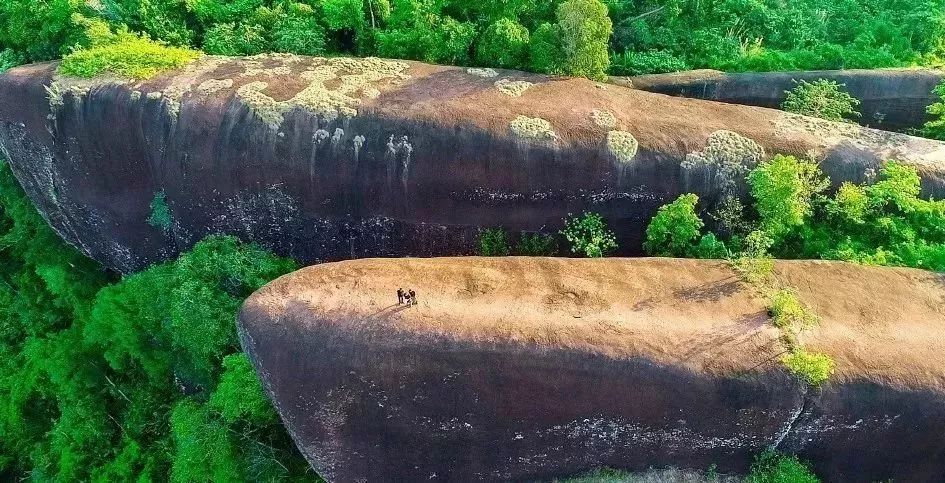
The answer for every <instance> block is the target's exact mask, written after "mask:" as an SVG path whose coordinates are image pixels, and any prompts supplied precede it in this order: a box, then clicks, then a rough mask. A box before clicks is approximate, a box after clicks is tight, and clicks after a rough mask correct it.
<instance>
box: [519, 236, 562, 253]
mask: <svg viewBox="0 0 945 483" xmlns="http://www.w3.org/2000/svg"><path fill="white" fill-rule="evenodd" d="M557 252H558V248H557V246H556V243H555V238H554V237H553V236H551V235H546V234H544V233H525V234H523V235H522V237H521V238H520V239H519V240H518V244H517V245H515V253H517V254H519V255H525V256H529V257H550V256H552V255H554V254H555V253H557Z"/></svg>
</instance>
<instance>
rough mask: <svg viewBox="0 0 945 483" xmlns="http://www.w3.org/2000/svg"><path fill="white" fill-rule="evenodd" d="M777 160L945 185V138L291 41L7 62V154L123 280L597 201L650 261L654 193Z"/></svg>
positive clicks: (336, 251)
mask: <svg viewBox="0 0 945 483" xmlns="http://www.w3.org/2000/svg"><path fill="white" fill-rule="evenodd" d="M772 153H792V154H796V155H801V156H807V155H812V156H814V157H816V158H817V159H819V160H822V161H823V167H824V170H825V171H826V172H827V173H828V174H830V175H831V176H832V177H833V178H834V179H835V181H838V182H839V181H841V180H851V181H862V180H864V179H868V178H869V175H870V173H872V172H875V171H876V169H877V166H878V164H879V163H880V162H881V161H882V160H885V159H889V158H897V159H901V160H904V161H906V162H909V163H912V164H914V165H916V166H917V167H919V169H920V171H921V173H922V175H923V183H924V189H925V192H926V194H929V195H937V196H943V195H945V175H943V173H945V144H942V143H936V142H932V141H928V140H922V139H919V138H912V137H908V136H903V135H898V134H890V133H884V132H882V131H874V130H868V129H862V128H859V127H856V126H849V125H841V124H834V123H827V122H824V121H819V120H813V119H809V118H803V117H800V116H790V115H785V114H783V113H780V112H777V111H772V110H764V109H757V108H749V107H743V106H733V105H726V104H721V103H711V102H705V101H697V100H688V99H676V98H670V97H665V96H660V95H655V94H650V93H645V92H641V91H637V90H632V89H625V88H621V87H616V86H603V85H598V84H594V83H592V82H590V81H586V80H582V79H561V78H549V77H545V76H537V75H532V74H525V73H521V72H513V71H493V70H491V69H470V70H468V71H467V70H465V69H461V68H453V67H439V66H431V65H426V64H420V63H413V62H411V63H407V62H395V61H385V60H380V59H360V60H359V59H346V58H336V59H315V58H304V57H295V56H286V55H269V56H259V57H252V58H231V59H227V58H217V57H205V58H203V59H201V60H199V61H197V62H195V63H194V64H192V65H191V66H188V67H187V68H185V69H182V70H180V71H177V72H173V73H169V74H167V75H163V76H160V77H158V78H156V79H153V80H149V81H145V82H131V81H123V80H120V79H119V80H116V79H95V80H91V81H89V80H77V79H66V78H59V77H57V76H56V75H55V65H53V64H41V65H32V66H26V67H21V68H18V69H13V70H11V71H8V72H7V73H5V74H3V75H0V154H2V155H3V157H5V158H7V159H8V160H9V162H10V163H11V165H12V167H13V171H14V173H15V174H16V176H17V178H18V179H19V180H20V182H21V183H22V184H23V186H24V188H25V189H26V191H27V193H28V194H29V196H30V197H31V198H32V199H33V201H34V202H35V203H36V204H37V206H39V208H40V210H41V211H42V213H43V214H44V216H45V217H46V218H47V219H48V220H49V221H50V223H51V225H52V226H53V227H54V228H55V229H56V230H57V231H58V232H59V233H60V234H61V235H62V236H63V237H64V238H65V239H66V240H68V241H69V242H71V243H72V244H74V245H75V246H77V247H79V248H80V249H81V250H82V251H83V252H85V253H86V254H88V255H90V256H92V257H93V258H95V259H96V260H98V261H100V262H102V263H104V264H105V265H107V266H108V267H111V268H114V269H117V270H120V271H123V272H129V271H134V270H137V269H140V268H142V267H145V266H147V265H149V264H150V263H154V262H156V261H160V260H164V259H167V258H170V257H173V256H175V255H176V254H178V253H179V252H180V251H182V250H186V249H188V248H189V247H190V246H192V245H193V244H194V243H196V242H197V241H199V240H200V239H201V238H203V237H205V236H207V235H209V234H214V233H227V234H235V235H238V236H240V237H241V238H243V239H246V240H250V241H255V242H258V243H260V244H261V245H263V246H264V247H266V248H268V249H271V250H274V251H275V252H277V253H280V254H283V255H289V256H292V257H295V258H296V259H298V260H301V261H304V262H319V261H330V260H340V259H348V258H358V257H368V256H401V255H417V256H428V255H442V254H463V253H470V252H472V251H473V249H474V246H475V236H476V233H477V232H478V230H479V229H480V228H482V227H504V228H506V229H507V230H510V231H512V232H536V231H546V232H554V231H556V230H557V229H559V228H560V227H561V225H562V219H563V218H564V217H565V216H567V214H568V213H580V212H582V211H585V210H587V211H595V212H599V213H601V214H603V215H604V216H605V218H606V219H607V220H608V222H609V223H610V224H611V226H612V227H613V228H614V230H615V231H616V234H617V239H618V242H619V243H620V245H621V247H622V250H624V253H627V254H633V253H639V250H640V245H641V238H642V233H643V231H644V229H645V227H646V224H647V222H648V221H649V219H650V217H651V216H652V215H653V213H654V212H655V211H656V209H657V208H658V207H659V206H660V205H662V204H664V203H666V202H668V201H671V200H672V199H674V198H675V197H676V196H678V195H679V194H681V193H684V192H696V193H698V194H700V195H702V197H703V199H704V204H705V206H706V207H709V206H711V205H712V204H713V203H714V202H715V200H717V199H719V198H720V197H721V196H724V195H727V194H729V193H730V192H740V193H744V186H743V185H741V183H737V182H736V183H732V180H731V179H729V178H731V174H732V173H743V172H744V171H745V170H747V169H750V167H751V166H753V165H754V164H755V163H757V162H758V161H759V160H760V159H763V158H764V157H767V156H770V155H771V154H772ZM693 160H695V162H690V161H693ZM162 204H163V205H166V208H167V210H166V212H167V213H169V214H170V216H169V217H164V218H160V217H154V216H152V215H153V214H154V213H155V212H161V211H165V210H162V208H164V207H163V206H160V205H162Z"/></svg>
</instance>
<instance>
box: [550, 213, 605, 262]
mask: <svg viewBox="0 0 945 483" xmlns="http://www.w3.org/2000/svg"><path fill="white" fill-rule="evenodd" d="M561 235H562V236H564V238H565V240H567V241H568V242H569V243H570V244H571V252H572V253H574V254H575V255H583V256H585V257H589V258H599V257H603V256H604V255H606V254H608V253H610V252H612V251H613V250H615V249H616V248H617V240H616V237H615V236H614V233H613V232H612V231H610V230H609V229H608V228H607V223H605V222H604V218H603V217H601V216H600V215H599V214H597V213H588V212H584V215H583V216H581V217H577V216H573V215H568V218H567V219H566V220H565V222H564V229H563V230H561Z"/></svg>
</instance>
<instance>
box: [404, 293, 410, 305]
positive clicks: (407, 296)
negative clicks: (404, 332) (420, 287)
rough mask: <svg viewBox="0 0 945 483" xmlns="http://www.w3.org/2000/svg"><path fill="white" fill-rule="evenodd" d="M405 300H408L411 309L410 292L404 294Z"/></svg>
mask: <svg viewBox="0 0 945 483" xmlns="http://www.w3.org/2000/svg"><path fill="white" fill-rule="evenodd" d="M404 300H406V303H407V307H410V292H404Z"/></svg>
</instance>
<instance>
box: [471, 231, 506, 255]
mask: <svg viewBox="0 0 945 483" xmlns="http://www.w3.org/2000/svg"><path fill="white" fill-rule="evenodd" d="M476 243H477V244H478V245H479V254H480V255H482V256H484V257H504V256H506V255H508V254H509V253H511V249H510V248H509V236H508V234H506V232H505V230H503V229H501V228H487V229H485V230H481V231H480V232H479V237H478V238H477V239H476Z"/></svg>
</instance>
